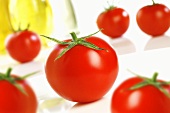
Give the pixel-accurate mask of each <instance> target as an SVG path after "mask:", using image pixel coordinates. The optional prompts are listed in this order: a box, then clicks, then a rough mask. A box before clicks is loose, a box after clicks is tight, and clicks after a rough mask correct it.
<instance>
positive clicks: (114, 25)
mask: <svg viewBox="0 0 170 113" xmlns="http://www.w3.org/2000/svg"><path fill="white" fill-rule="evenodd" d="M129 20H130V18H129V14H128V13H127V12H126V11H125V10H124V9H122V8H118V7H113V8H110V9H108V10H106V11H104V12H102V13H101V14H100V15H99V16H98V18H97V26H98V28H99V29H103V30H102V31H101V32H102V33H103V34H105V35H107V36H109V37H110V38H117V37H120V36H122V35H123V34H124V33H125V32H126V31H127V29H128V27H129Z"/></svg>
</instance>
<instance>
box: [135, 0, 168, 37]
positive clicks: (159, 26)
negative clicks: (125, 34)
mask: <svg viewBox="0 0 170 113" xmlns="http://www.w3.org/2000/svg"><path fill="white" fill-rule="evenodd" d="M136 20H137V24H138V26H139V28H140V29H141V30H142V31H143V32H144V33H146V34H148V35H152V36H159V35H163V34H164V33H165V32H166V31H167V30H168V29H169V27H170V9H169V8H168V7H166V6H165V5H163V4H155V3H154V4H153V5H148V6H144V7H142V8H141V9H140V10H139V11H138V12H137V15H136Z"/></svg>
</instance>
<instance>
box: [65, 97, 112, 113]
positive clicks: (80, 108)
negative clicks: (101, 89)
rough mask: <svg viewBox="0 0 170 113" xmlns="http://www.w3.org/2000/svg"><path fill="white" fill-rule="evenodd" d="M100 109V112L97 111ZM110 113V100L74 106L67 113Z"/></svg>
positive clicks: (105, 99) (104, 99)
mask: <svg viewBox="0 0 170 113" xmlns="http://www.w3.org/2000/svg"><path fill="white" fill-rule="evenodd" d="M99 109H100V111H99ZM96 111H97V113H110V99H109V98H102V99H100V100H98V101H95V102H91V103H87V104H80V103H77V104H75V105H74V106H73V107H72V108H71V109H70V110H69V111H68V112H67V113H96Z"/></svg>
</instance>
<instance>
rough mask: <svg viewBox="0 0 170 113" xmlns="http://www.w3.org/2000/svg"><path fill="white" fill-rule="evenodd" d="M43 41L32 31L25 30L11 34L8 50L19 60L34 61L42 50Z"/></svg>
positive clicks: (8, 39)
mask: <svg viewBox="0 0 170 113" xmlns="http://www.w3.org/2000/svg"><path fill="white" fill-rule="evenodd" d="M40 49H41V41H40V39H39V37H38V35H37V34H36V33H34V32H32V31H28V30H24V31H19V32H16V33H14V34H11V35H9V37H8V38H7V43H6V50H7V51H8V53H9V55H10V56H11V57H12V58H13V59H15V60H16V61H18V62H21V63H24V62H29V61H32V60H33V59H34V58H35V57H36V56H37V55H38V54H39V52H40Z"/></svg>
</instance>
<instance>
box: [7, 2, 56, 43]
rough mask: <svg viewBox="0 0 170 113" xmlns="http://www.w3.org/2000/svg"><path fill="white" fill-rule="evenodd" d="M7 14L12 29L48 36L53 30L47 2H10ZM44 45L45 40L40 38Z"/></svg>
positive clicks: (51, 16) (51, 14)
mask: <svg viewBox="0 0 170 113" xmlns="http://www.w3.org/2000/svg"><path fill="white" fill-rule="evenodd" d="M9 14H10V17H11V24H12V26H13V28H14V29H18V28H19V27H20V28H21V29H25V28H26V27H27V26H28V25H29V30H31V31H34V32H36V33H37V34H42V35H49V34H50V33H51V32H52V30H53V13H52V9H51V5H50V3H49V1H48V0H10V1H9ZM41 39H42V43H43V45H46V41H45V38H41Z"/></svg>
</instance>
